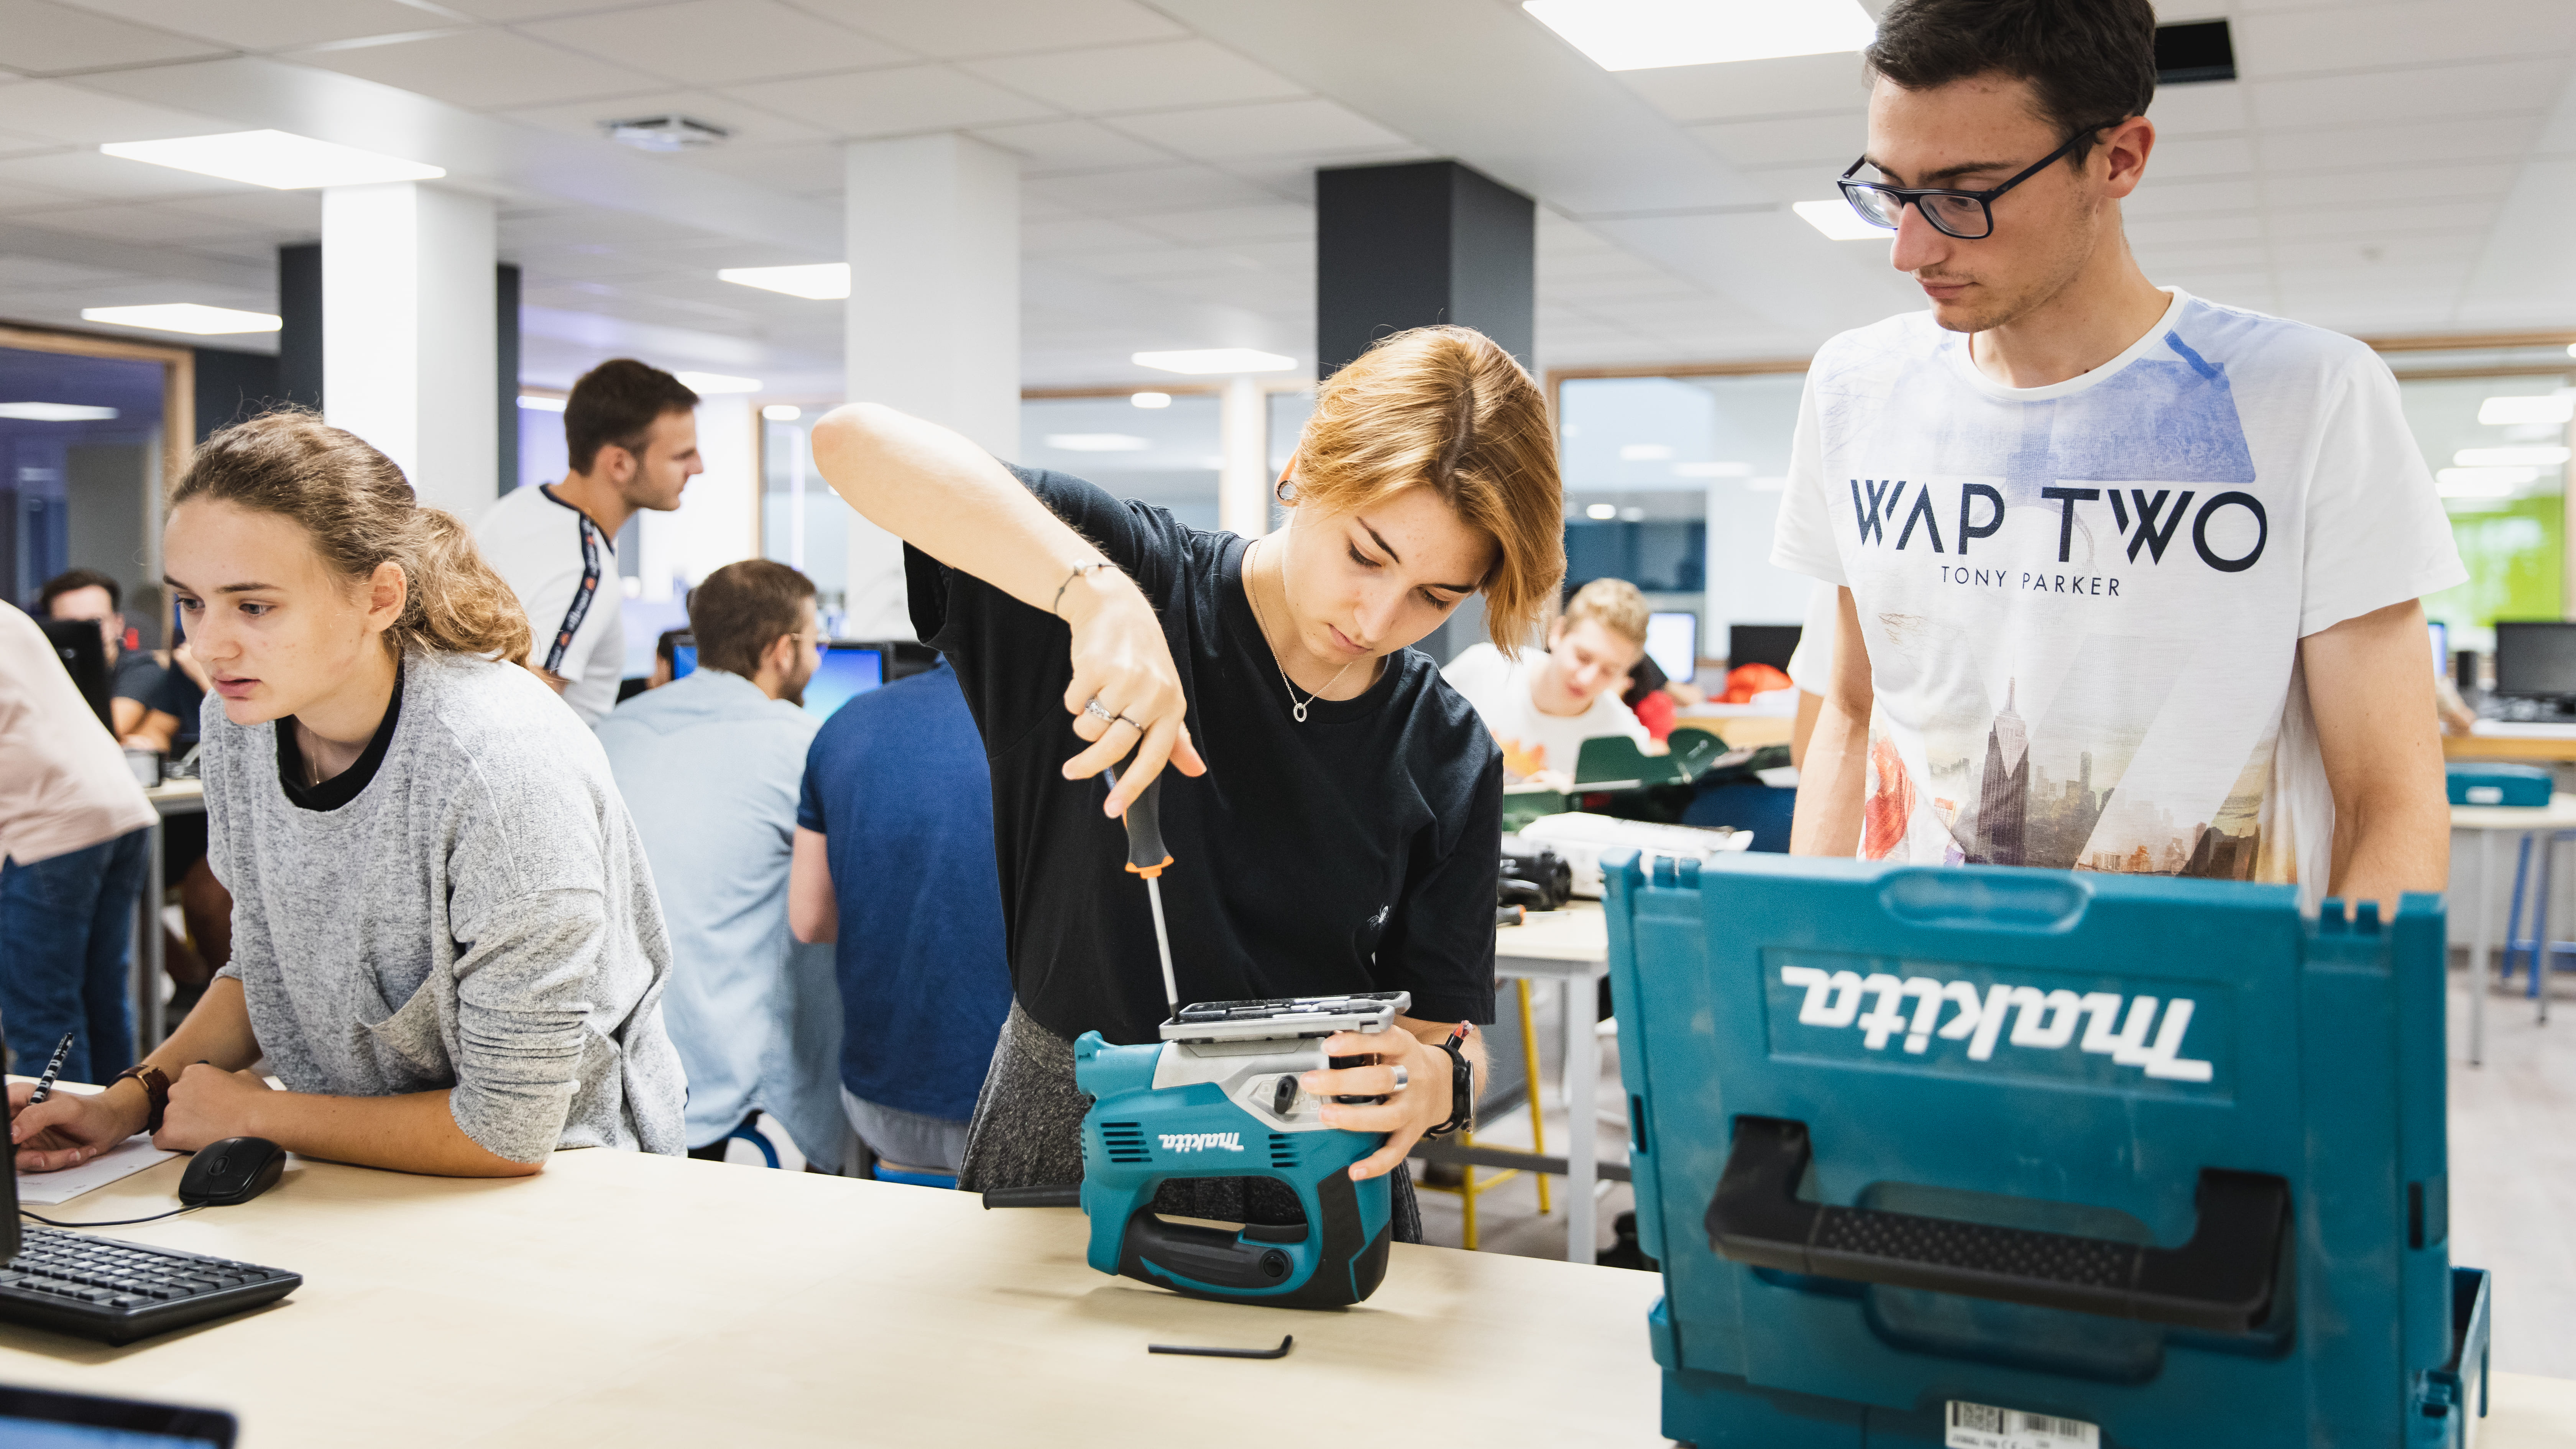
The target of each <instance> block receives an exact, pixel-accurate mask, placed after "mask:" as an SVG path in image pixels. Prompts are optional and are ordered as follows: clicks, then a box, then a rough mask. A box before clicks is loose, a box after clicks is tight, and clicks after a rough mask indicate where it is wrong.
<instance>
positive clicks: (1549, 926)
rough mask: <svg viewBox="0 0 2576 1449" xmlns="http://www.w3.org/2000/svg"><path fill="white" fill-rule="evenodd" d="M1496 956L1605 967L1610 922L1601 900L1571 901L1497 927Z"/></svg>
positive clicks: (1495, 933)
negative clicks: (1560, 907) (1553, 908)
mask: <svg viewBox="0 0 2576 1449" xmlns="http://www.w3.org/2000/svg"><path fill="white" fill-rule="evenodd" d="M1494 955H1495V956H1496V957H1498V958H1501V959H1504V960H1511V961H1559V962H1564V963H1566V964H1567V965H1571V966H1606V965H1607V964H1608V963H1609V960H1610V923H1609V920H1608V918H1606V917H1604V916H1603V915H1602V914H1601V903H1600V902H1599V901H1586V900H1576V901H1569V902H1567V903H1566V905H1565V908H1564V909H1563V910H1556V911H1532V912H1530V913H1529V914H1528V915H1527V916H1525V917H1523V918H1522V921H1521V924H1519V925H1517V926H1498V927H1496V928H1495V929H1494ZM1577 974H1581V973H1577Z"/></svg>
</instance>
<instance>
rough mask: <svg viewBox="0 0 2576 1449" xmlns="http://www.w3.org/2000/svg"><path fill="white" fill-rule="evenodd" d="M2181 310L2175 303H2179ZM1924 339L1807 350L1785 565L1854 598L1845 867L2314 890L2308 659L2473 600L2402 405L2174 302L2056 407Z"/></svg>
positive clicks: (2334, 365) (2325, 351) (2308, 331)
mask: <svg viewBox="0 0 2576 1449" xmlns="http://www.w3.org/2000/svg"><path fill="white" fill-rule="evenodd" d="M2169 290H2170V289H2169ZM1967 341H1968V339H1967V337H1966V336H1965V335H1964V334H1960V333H1954V332H1945V331H1943V330H1941V328H1940V327H1938V326H1937V325H1936V324H1935V323H1934V322H1933V320H1932V318H1931V316H1930V314H1929V313H1913V314H1909V315H1906V316H1902V317H1896V318H1891V319H1889V320H1888V321H1885V322H1881V323H1879V324H1877V325H1876V326H1873V327H1865V328H1862V329H1860V330H1858V331H1855V332H1847V333H1845V334H1843V335H1842V336H1840V337H1837V338H1835V339H1833V340H1832V341H1831V342H1828V343H1827V344H1825V346H1824V348H1823V350H1821V351H1819V352H1818V353H1817V354H1816V359H1815V363H1814V365H1813V366H1812V368H1811V369H1810V371H1809V372H1808V374H1807V387H1806V395H1805V397H1804V399H1803V400H1802V402H1801V403H1800V406H1799V415H1798V436H1797V440H1796V443H1795V446H1794V448H1793V449H1792V453H1791V458H1790V464H1789V488H1788V492H1787V495H1786V497H1785V498H1784V499H1783V501H1782V504H1781V509H1780V521H1779V529H1778V533H1777V535H1776V537H1775V540H1774V543H1773V550H1772V561H1773V562H1774V563H1776V564H1778V565H1779V566H1781V567H1783V568H1786V569H1790V570H1793V571H1795V572H1798V573H1803V574H1806V575H1808V576H1810V577H1812V578H1815V579H1819V580H1821V581H1823V582H1825V583H1828V584H1840V585H1844V586H1846V587H1848V588H1850V589H1851V590H1852V595H1853V599H1854V601H1855V603H1856V604H1857V605H1858V609H1859V616H1860V627H1861V637H1862V639H1863V640H1864V641H1865V642H1866V644H1867V645H1868V648H1869V660H1870V674H1871V678H1872V680H1873V682H1874V684H1875V687H1876V700H1877V702H1876V707H1875V709H1874V711H1873V713H1872V715H1871V719H1870V726H1869V735H1870V765H1869V769H1868V772H1867V779H1866V781H1865V788H1866V791H1867V794H1866V800H1865V805H1864V812H1863V824H1862V831H1861V847H1860V854H1861V855H1862V856H1863V857H1864V858H1866V859H1886V860H1903V861H1915V862H1923V863H1940V862H1957V861H1961V860H1970V861H1984V862H1991V863H1995V864H2009V865H2034V866H2049V867H2059V868H2073V869H2077V870H2107V871H2122V872H2128V873H2153V874H2162V875H2193V876H2211V877H2218V878H2222V879H2235V880H2249V879H2250V880H2264V881H2290V880H2296V881H2300V882H2301V883H2302V884H2303V885H2304V886H2305V891H2304V892H2303V893H2304V894H2305V895H2306V897H2307V898H2308V899H2309V900H2310V901H2311V902H2313V901H2314V900H2315V898H2316V897H2317V896H2318V895H2319V894H2321V893H2322V886H2323V881H2324V877H2325V875H2326V872H2327V869H2328V864H2329V860H2330V855H2329V852H2330V849H2331V844H2332V835H2333V827H2334V802H2333V798H2332V796H2331V795H2330V794H2328V792H2327V789H2326V781H2325V771H2324V765H2323V762H2322V760H2321V759H2320V757H2319V755H2318V752H2317V744H2316V730H2315V725H2314V722H2313V720H2312V719H2311V717H2310V715H2309V712H2308V697H2307V687H2306V683H2305V680H2304V678H2303V677H2302V676H2301V674H2300V672H2299V654H2298V644H2299V641H2300V640H2301V639H2302V638H2305V637H2306V636H2308V635H2310V634H2314V633H2317V632H2319V631H2320V630H2323V629H2327V628H2330V627H2332V626H2333V625H2335V624H2338V623H2341V622H2342V621H2344V620H2346V619H2350V618H2353V617H2356V616H2358V615H2361V614H2366V613H2368V612H2370V611H2371V610H2373V609H2379V608H2383V607H2386V606H2387V605H2390V604H2394V603H2398V602H2401V601H2403V600H2407V599H2412V598H2416V597H2418V596H2420V595H2423V594H2428V593H2431V592H2433V591H2435V590H2437V589H2443V588H2447V587H2449V586H2451V585H2453V584H2455V583H2458V582H2459V581H2460V580H2461V579H2462V578H2464V577H2466V574H2465V572H2464V571H2463V570H2462V568H2461V567H2460V557H2459V551H2458V550H2457V549H2456V548H2455V547H2454V546H2453V544H2452V542H2451V530H2450V525H2449V521H2448V520H2447V519H2446V518H2445V517H2444V515H2443V511H2442V504H2441V499H2440V497H2439V495H2438V494H2437V493H2436V492H2435V490H2434V487H2433V480H2432V478H2431V477H2430V476H2428V475H2427V473H2426V470H2425V467H2424V460H2423V455H2422V453H2421V452H2420V451H2419V450H2418V449H2417V447H2416V444H2415V440H2414V438H2413V437H2412V435H2410V434H2409V433H2408V431H2407V428H2406V422H2405V418H2404V417H2403V415H2402V414H2401V413H2400V411H2399V408H2398V395H2397V384H2396V380H2395V379H2394V378H2393V377H2392V376H2391V375H2390V374H2389V371H2388V368H2387V367H2386V365H2385V364H2383V363H2381V362H2380V361H2379V360H2378V359H2377V358H2376V357H2375V356H2373V355H2372V354H2371V352H2370V350H2369V349H2368V348H2366V347H2364V346H2362V345H2361V344H2360V343H2358V342H2355V341H2353V340H2351V339H2350V338H2347V337H2343V336H2339V335H2337V334H2335V333H2331V332H2326V331H2323V330H2321V329H2318V328H2314V327H2307V326H2303V325H2301V324H2298V323H2295V322H2285V321H2282V320H2280V319H2278V318H2274V317H2266V316H2263V315H2261V314H2259V313H2254V312H2246V311H2241V310H2239V309H2236V308H2232V307H2221V306H2216V305H2213V304H2211V303H2208V302H2203V301H2200V300H2197V299H2195V298H2192V297H2189V296H2187V295H2185V294H2183V293H2182V292H2180V291H2175V292H2174V293H2173V302H2172V305H2171V306H2170V307H2168V308H2167V310H2166V312H2165V315H2164V316H2163V318H2162V319H2161V320H2159V321H2158V322H2157V323H2156V325H2155V326H2154V327H2153V328H2151V329H2149V331H2148V332H2147V334H2146V335H2145V336H2143V337H2141V338H2139V339H2138V341H2137V342H2136V343H2135V344H2134V345H2132V346H2131V347H2130V348H2129V349H2128V350H2127V351H2125V352H2123V353H2121V354H2120V355H2119V356H2118V357H2117V358H2114V359H2112V360H2111V361H2110V362H2109V363H2107V364H2105V365H2103V366H2102V367H2099V368H2096V369H2094V370H2093V371H2091V372H2089V373H2086V374H2084V375H2083V376H2081V377H2077V378H2073V379H2070V380H2068V381H2066V382H2062V383H2057V384H2054V385H2052V386H2049V387H2037V388H2009V387H2005V386H2002V385H2001V384H1998V383H1996V382H1995V381H1993V380H1992V379H1991V378H1989V377H1987V376H1986V375H1985V374H1983V373H1982V372H1980V371H1978V370H1977V367H1976V364H1975V363H1974V362H1972V361H1970V359H1969V356H1968V348H1967Z"/></svg>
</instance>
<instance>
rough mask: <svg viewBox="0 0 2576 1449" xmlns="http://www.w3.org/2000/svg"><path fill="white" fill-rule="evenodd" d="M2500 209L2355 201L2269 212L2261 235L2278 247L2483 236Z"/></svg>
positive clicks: (2480, 203)
mask: <svg viewBox="0 0 2576 1449" xmlns="http://www.w3.org/2000/svg"><path fill="white" fill-rule="evenodd" d="M2502 207H2503V199H2502V197H2501V196H2498V197H2497V198H2495V199H2492V200H2462V201H2446V202H2426V203H2423V204H2421V205H2415V206H2391V205H2374V204H2372V203H2371V202H2370V201H2369V200H2367V199H2364V198H2359V197H2355V198H2352V199H2350V200H2349V201H2348V202H2347V203H2346V204H2345V205H2342V206H2319V207H2308V208H2304V209H2301V210H2296V211H2276V212H2273V213H2272V214H2271V216H2270V218H2269V219H2268V220H2267V222H2266V224H2265V229H2266V230H2267V231H2268V232H2270V234H2271V235H2272V236H2273V237H2275V238H2276V239H2279V240H2282V241H2297V240H2304V239H2306V238H2310V237H2348V238H2352V239H2354V240H2356V241H2369V240H2372V239H2373V238H2381V237H2391V236H2404V235H2413V234H2434V233H2447V232H2466V233H2470V234H2474V235H2484V234H2485V232H2486V229H2487V227H2488V226H2489V225H2490V224H2492V223H2493V222H2494V220H2495V217H2496V213H2497V212H2498V211H2499V210H2501V209H2502Z"/></svg>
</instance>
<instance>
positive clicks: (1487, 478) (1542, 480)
mask: <svg viewBox="0 0 2576 1449" xmlns="http://www.w3.org/2000/svg"><path fill="white" fill-rule="evenodd" d="M1417 486H1419V487H1427V488H1430V489H1431V490H1432V491H1434V492H1436V493H1438V494H1439V495H1440V498H1441V500H1442V501H1443V502H1445V503H1447V504H1448V505H1449V506H1450V507H1451V508H1453V509H1455V510H1457V513H1458V516H1459V517H1460V518H1462V519H1464V520H1465V521H1466V523H1467V525H1468V526H1469V527H1470V528H1474V529H1476V530H1478V531H1479V532H1481V533H1483V534H1485V535H1486V536H1487V537H1489V538H1491V539H1493V541H1494V545H1495V548H1496V549H1497V551H1498V552H1499V554H1500V555H1501V556H1500V557H1499V558H1498V559H1497V560H1496V561H1495V564H1494V566H1493V569H1492V570H1491V571H1490V572H1488V573H1487V574H1486V575H1485V578H1484V581H1483V584H1482V585H1481V592H1482V593H1483V594H1484V596H1485V629H1486V632H1487V633H1488V634H1489V635H1490V636H1491V637H1492V638H1493V640H1494V643H1495V645H1496V646H1497V647H1499V648H1503V649H1510V648H1513V647H1515V646H1517V645H1518V644H1519V643H1520V642H1521V641H1522V640H1524V639H1526V638H1528V637H1529V635H1530V631H1531V629H1532V628H1533V627H1534V626H1536V624H1537V623H1538V620H1539V618H1540V616H1541V615H1542V614H1543V613H1544V612H1545V611H1546V608H1547V605H1548V601H1549V600H1551V599H1553V598H1554V597H1555V596H1556V590H1557V585H1558V583H1559V581H1560V580H1562V579H1563V578H1564V577H1565V497H1564V493H1563V490H1562V489H1561V488H1560V486H1559V484H1558V482H1557V472H1556V430H1555V428H1554V427H1552V426H1551V425H1550V424H1549V422H1548V416H1547V399H1546V397H1545V395H1544V394H1542V393H1541V392H1540V391H1539V387H1538V384H1537V383H1536V382H1534V381H1532V380H1531V378H1530V375H1529V374H1528V373H1527V372H1526V371H1523V370H1522V368H1521V365H1520V364H1519V363H1517V362H1515V361H1513V360H1512V355H1511V354H1510V353H1508V352H1505V351H1504V350H1503V349H1502V348H1500V347H1498V346H1496V345H1495V344H1494V342H1493V340H1492V339H1491V338H1489V337H1487V336H1485V335H1484V334H1483V333H1481V332H1478V331H1475V330H1474V329H1472V328H1467V327H1416V328H1414V329H1412V330H1411V331H1409V332H1398V333H1396V334H1394V335H1393V336H1391V337H1387V338H1384V339H1382V340H1380V341H1379V342H1378V343H1377V344H1376V345H1375V346H1373V347H1371V348H1370V349H1369V350H1368V351H1367V352H1364V353H1362V354H1361V355H1360V357H1359V360H1358V361H1356V362H1353V363H1352V364H1351V365H1350V366H1348V367H1345V368H1343V369H1342V370H1341V371H1339V372H1337V373H1334V374H1333V375H1332V376H1331V377H1330V378H1328V379H1326V380H1325V382H1324V384H1323V386H1322V387H1321V388H1320V389H1318V390H1317V392H1316V394H1315V413H1314V416H1313V417H1312V418H1310V419H1309V420H1308V421H1307V423H1306V430H1305V432H1304V434H1303V435H1301V436H1300V437H1299V439H1298V443H1297V463H1296V476H1295V488H1296V495H1295V497H1296V502H1297V503H1299V504H1300V505H1304V504H1310V503H1311V504H1313V505H1314V506H1315V507H1317V508H1319V509H1321V510H1323V511H1324V512H1326V513H1346V512H1352V511H1355V510H1358V509H1361V508H1365V507H1368V506H1369V505H1371V504H1373V503H1376V502H1379V501H1381V500H1383V499H1386V498H1389V497H1392V496H1393V495H1395V494H1396V493H1399V492H1402V491H1403V490H1404V489H1407V488H1412V487H1417ZM1639 617H1640V618H1642V617H1643V616H1642V615H1640V616H1639ZM1639 627H1640V628H1642V627H1643V626H1642V625H1640V626H1639ZM1639 637H1641V638H1642V637H1643V635H1642V634H1641V635H1640V636H1639Z"/></svg>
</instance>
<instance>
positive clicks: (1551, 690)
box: [1440, 579, 1662, 790]
mask: <svg viewBox="0 0 2576 1449" xmlns="http://www.w3.org/2000/svg"><path fill="white" fill-rule="evenodd" d="M1648 613H1649V610H1648V609H1647V607H1646V599H1645V596H1644V595H1643V594H1640V593H1638V592H1637V586H1636V585H1635V584H1632V583H1629V582H1628V581H1627V580H1625V579H1594V580H1593V581H1592V582H1590V583H1588V584H1585V585H1584V586H1583V587H1582V588H1579V589H1577V590H1575V591H1574V597H1573V598H1571V599H1569V600H1567V601H1566V605H1565V612H1564V614H1563V615H1561V616H1560V617H1558V618H1557V619H1556V621H1555V622H1553V623H1551V624H1549V625H1548V627H1547V648H1546V649H1545V650H1538V649H1527V648H1522V649H1515V650H1512V651H1511V652H1510V653H1505V652H1504V651H1503V650H1502V649H1501V648H1499V647H1497V646H1495V645H1493V644H1489V643H1480V644H1471V645H1469V646H1468V647H1467V648H1466V649H1464V650H1462V651H1460V652H1459V655H1458V657H1457V658H1455V659H1452V660H1450V661H1449V667H1448V668H1446V669H1443V670H1441V671H1440V677H1441V678H1443V679H1445V680H1447V681H1449V685H1450V687H1451V688H1453V689H1455V690H1457V691H1458V692H1459V693H1460V694H1463V695H1465V696H1466V697H1467V702H1468V703H1469V704H1472V705H1474V706H1475V707H1476V714H1477V716H1478V718H1480V719H1482V720H1483V721H1484V722H1485V728H1487V729H1489V730H1491V731H1493V734H1494V739H1495V741H1496V742H1497V743H1498V744H1500V745H1501V746H1502V747H1503V767H1504V769H1506V770H1508V771H1509V772H1510V773H1511V776H1512V778H1514V779H1516V780H1527V781H1531V782H1534V783H1539V784H1544V785H1547V786H1548V787H1550V788H1552V789H1557V790H1565V789H1570V788H1571V787H1572V785H1573V783H1574V767H1575V766H1576V764H1578V763H1579V762H1580V761H1581V758H1582V755H1583V742H1584V741H1585V740H1589V739H1598V738H1601V737H1603V736H1620V737H1623V738H1626V739H1631V740H1634V741H1636V742H1637V747H1638V748H1639V749H1640V750H1643V751H1645V752H1647V753H1649V754H1652V753H1656V752H1658V751H1659V750H1660V749H1661V748H1662V746H1660V745H1659V744H1658V743H1657V742H1656V741H1655V738H1654V736H1653V735H1651V734H1649V733H1648V732H1647V730H1646V727H1645V726H1644V725H1642V724H1639V723H1638V722H1637V716H1636V713H1635V711H1633V710H1631V709H1629V708H1628V706H1627V705H1625V704H1623V703H1621V702H1620V699H1619V695H1620V692H1621V691H1622V690H1624V689H1626V688H1627V678H1628V672H1629V671H1630V670H1632V669H1634V668H1636V667H1637V663H1638V661H1639V660H1642V659H1644V658H1645V657H1646V616H1647V614H1648Z"/></svg>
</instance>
